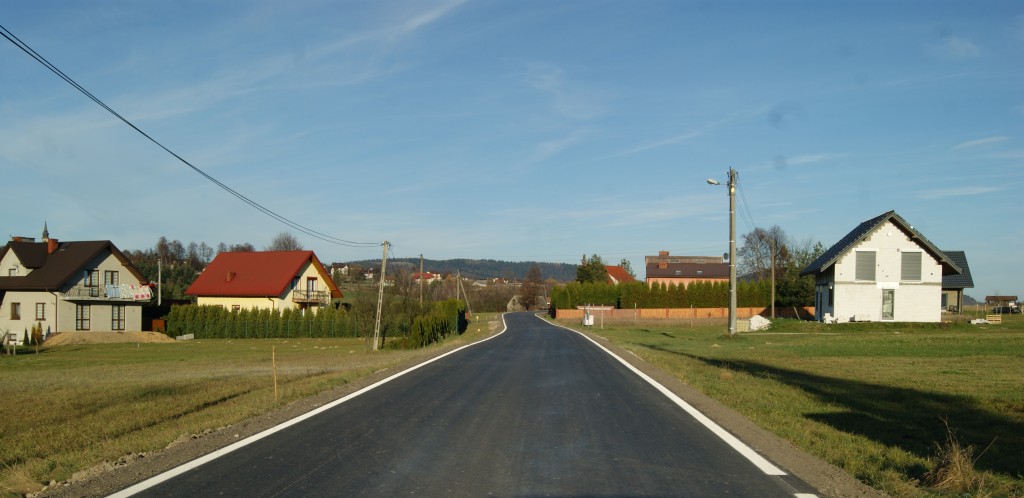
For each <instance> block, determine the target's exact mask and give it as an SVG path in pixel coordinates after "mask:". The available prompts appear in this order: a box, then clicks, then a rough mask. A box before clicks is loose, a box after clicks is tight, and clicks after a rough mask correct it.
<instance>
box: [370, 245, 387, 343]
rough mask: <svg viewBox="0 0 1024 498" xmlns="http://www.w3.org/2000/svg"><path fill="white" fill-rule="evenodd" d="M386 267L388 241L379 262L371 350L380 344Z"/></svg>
mask: <svg viewBox="0 0 1024 498" xmlns="http://www.w3.org/2000/svg"><path fill="white" fill-rule="evenodd" d="M387 266H388V241H386V240H385V241H384V256H383V257H382V258H381V260H380V291H379V292H378V293H377V323H376V324H375V325H374V326H373V350H374V351H376V350H377V349H378V348H379V345H378V344H377V343H378V342H380V310H381V307H382V306H383V304H384V270H385V268H387Z"/></svg>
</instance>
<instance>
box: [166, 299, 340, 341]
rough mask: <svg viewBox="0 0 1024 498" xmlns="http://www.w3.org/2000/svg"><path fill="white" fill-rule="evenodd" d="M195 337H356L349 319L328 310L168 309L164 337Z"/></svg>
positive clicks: (211, 307)
mask: <svg viewBox="0 0 1024 498" xmlns="http://www.w3.org/2000/svg"><path fill="white" fill-rule="evenodd" d="M185 334H195V337H196V338H197V339H251V338H281V337H357V336H359V335H360V334H359V330H358V327H357V325H356V323H355V320H354V319H353V317H352V316H351V315H350V314H349V313H346V312H345V310H343V309H335V308H333V307H331V306H328V307H324V308H321V309H320V310H319V311H318V312H316V313H311V312H306V313H303V312H302V310H299V309H290V308H289V309H285V310H283V311H282V310H271V309H243V310H238V311H229V310H227V309H225V308H223V307H221V306H196V305H184V306H172V307H171V312H170V313H169V314H168V315H167V335H170V336H172V337H173V336H178V335H185Z"/></svg>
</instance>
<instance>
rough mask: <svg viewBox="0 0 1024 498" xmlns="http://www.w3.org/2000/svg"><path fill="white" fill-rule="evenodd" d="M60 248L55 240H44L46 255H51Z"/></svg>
mask: <svg viewBox="0 0 1024 498" xmlns="http://www.w3.org/2000/svg"><path fill="white" fill-rule="evenodd" d="M59 246H60V241H59V240H57V239H46V254H53V253H55V252H57V248H58V247H59Z"/></svg>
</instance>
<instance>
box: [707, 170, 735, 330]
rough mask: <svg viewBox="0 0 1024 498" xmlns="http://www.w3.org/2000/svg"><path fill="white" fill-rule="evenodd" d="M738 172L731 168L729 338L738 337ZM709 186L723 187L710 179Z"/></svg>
mask: <svg viewBox="0 0 1024 498" xmlns="http://www.w3.org/2000/svg"><path fill="white" fill-rule="evenodd" d="M736 176H737V173H736V170H734V169H732V168H729V182H728V186H729V337H732V336H734V335H736ZM708 185H721V183H719V182H718V180H715V179H714V178H708Z"/></svg>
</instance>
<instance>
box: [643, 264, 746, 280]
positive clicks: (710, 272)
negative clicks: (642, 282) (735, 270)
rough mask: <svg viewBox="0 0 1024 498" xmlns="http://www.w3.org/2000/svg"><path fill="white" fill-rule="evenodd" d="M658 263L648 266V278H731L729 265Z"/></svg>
mask: <svg viewBox="0 0 1024 498" xmlns="http://www.w3.org/2000/svg"><path fill="white" fill-rule="evenodd" d="M663 265H664V266H665V268H661V267H660V265H659V264H658V263H649V264H648V265H647V278H729V263H704V264H700V263H663Z"/></svg>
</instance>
